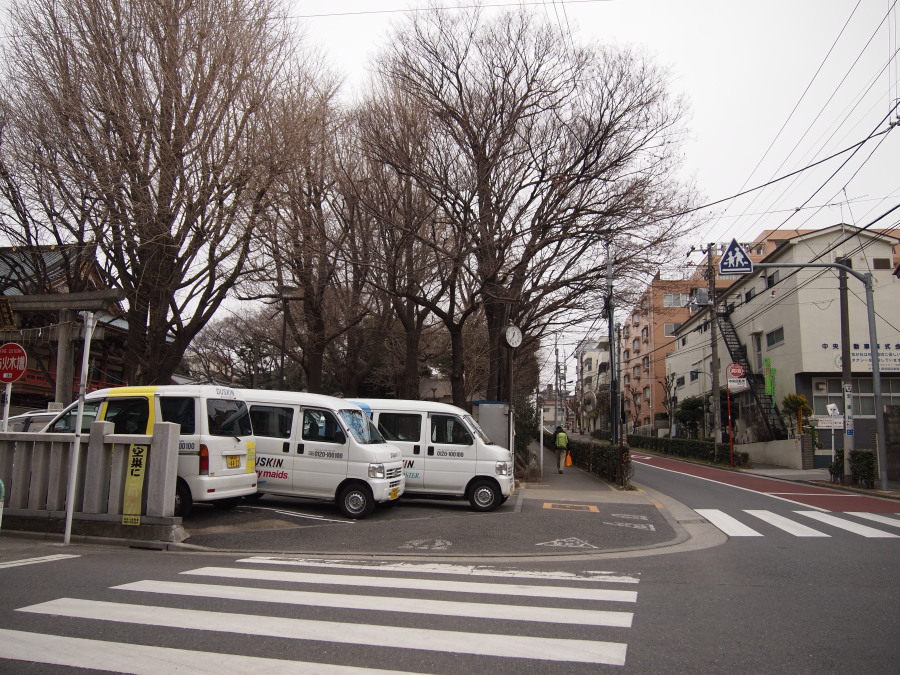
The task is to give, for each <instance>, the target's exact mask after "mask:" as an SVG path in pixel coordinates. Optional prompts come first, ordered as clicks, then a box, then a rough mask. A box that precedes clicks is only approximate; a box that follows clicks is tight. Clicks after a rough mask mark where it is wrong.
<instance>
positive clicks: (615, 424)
mask: <svg viewBox="0 0 900 675" xmlns="http://www.w3.org/2000/svg"><path fill="white" fill-rule="evenodd" d="M612 273H613V259H612V257H611V256H610V254H609V243H607V244H606V323H607V326H608V329H607V330H608V331H609V438H610V440H611V441H612V444H613V445H614V446H615V445H618V444H619V365H618V361H619V359H618V356H617V351H618V342H617V340H616V325H615V305H614V303H613V290H612V289H613V287H612Z"/></svg>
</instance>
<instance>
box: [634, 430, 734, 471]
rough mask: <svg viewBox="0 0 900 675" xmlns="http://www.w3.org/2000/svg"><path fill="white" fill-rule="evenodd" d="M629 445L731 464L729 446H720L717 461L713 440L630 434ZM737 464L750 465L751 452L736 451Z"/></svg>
mask: <svg viewBox="0 0 900 675" xmlns="http://www.w3.org/2000/svg"><path fill="white" fill-rule="evenodd" d="M628 445H629V447H632V448H643V449H645V450H651V451H653V452H658V453H660V454H662V455H672V456H673V457H684V458H685V459H698V460H700V461H703V462H709V463H711V464H714V463H718V464H731V460H730V458H729V452H728V446H725V445H720V446H719V461H718V462H715V461H714V460H715V458H714V452H715V444H714V443H713V442H712V441H700V440H695V439H690V438H661V437H657V436H634V435H632V436H629V437H628ZM734 465H735V466H749V465H750V454H749V453H746V452H736V453H734Z"/></svg>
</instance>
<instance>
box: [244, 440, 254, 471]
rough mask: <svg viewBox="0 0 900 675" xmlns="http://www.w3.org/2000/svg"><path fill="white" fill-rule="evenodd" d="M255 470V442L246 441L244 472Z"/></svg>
mask: <svg viewBox="0 0 900 675" xmlns="http://www.w3.org/2000/svg"><path fill="white" fill-rule="evenodd" d="M255 472H256V442H255V441H247V471H246V472H245V473H255Z"/></svg>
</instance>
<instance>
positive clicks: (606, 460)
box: [544, 432, 632, 489]
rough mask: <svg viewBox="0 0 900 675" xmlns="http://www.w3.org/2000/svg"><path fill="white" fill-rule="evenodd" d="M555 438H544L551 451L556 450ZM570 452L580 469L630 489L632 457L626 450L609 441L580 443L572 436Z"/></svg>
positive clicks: (570, 438)
mask: <svg viewBox="0 0 900 675" xmlns="http://www.w3.org/2000/svg"><path fill="white" fill-rule="evenodd" d="M594 433H595V434H596V433H597V432H594ZM553 438H554V437H553V435H549V436H544V445H545V446H546V447H548V448H550V449H551V450H555V449H556V447H555V445H554V442H553ZM569 452H570V453H571V455H572V463H573V464H574V465H575V466H577V467H578V468H579V469H583V470H584V471H587V472H588V473H592V474H595V475H597V476H599V477H600V478H603V479H604V480H607V481H609V482H610V483H616V484H617V485H619V486H620V487H623V488H626V489H627V488H628V487H629V483H628V481H629V480H630V479H631V475H632V466H631V455H630V454H629V453H628V450H627V449H626V448H616V447H615V446H614V445H612V444H611V443H609V442H607V441H579V440H576V439H573V438H572V437H571V436H570V437H569Z"/></svg>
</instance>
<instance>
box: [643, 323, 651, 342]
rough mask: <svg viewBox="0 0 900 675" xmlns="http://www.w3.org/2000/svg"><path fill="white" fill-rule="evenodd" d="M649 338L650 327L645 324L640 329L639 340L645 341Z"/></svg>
mask: <svg viewBox="0 0 900 675" xmlns="http://www.w3.org/2000/svg"><path fill="white" fill-rule="evenodd" d="M649 339H650V328H649V327H646V326H645V327H644V329H643V330H642V331H641V340H643V341H644V342H647V341H648V340H649Z"/></svg>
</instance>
